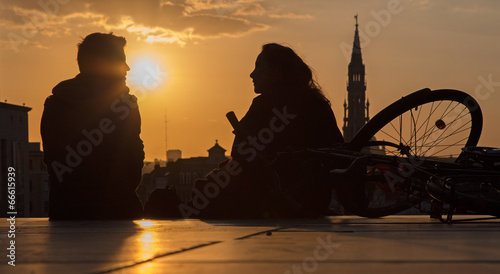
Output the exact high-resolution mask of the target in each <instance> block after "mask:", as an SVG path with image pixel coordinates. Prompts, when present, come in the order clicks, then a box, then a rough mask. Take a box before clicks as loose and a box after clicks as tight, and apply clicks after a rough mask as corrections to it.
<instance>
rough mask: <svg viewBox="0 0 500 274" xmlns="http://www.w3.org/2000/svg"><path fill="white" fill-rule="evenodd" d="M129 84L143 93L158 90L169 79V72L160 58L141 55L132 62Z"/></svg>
mask: <svg viewBox="0 0 500 274" xmlns="http://www.w3.org/2000/svg"><path fill="white" fill-rule="evenodd" d="M127 79H128V81H129V84H130V85H131V86H132V87H133V88H134V89H136V90H138V91H140V92H142V93H148V92H154V91H158V90H159V89H160V87H161V86H162V85H164V84H165V83H166V81H167V80H168V73H167V71H166V70H165V68H164V65H163V64H162V63H161V62H160V60H159V59H154V58H152V57H149V56H139V57H137V58H135V59H133V60H132V61H131V62H130V71H129V73H128V77H127Z"/></svg>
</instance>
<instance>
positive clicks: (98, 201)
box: [41, 74, 144, 219]
mask: <svg viewBox="0 0 500 274" xmlns="http://www.w3.org/2000/svg"><path fill="white" fill-rule="evenodd" d="M140 131H141V118H140V114H139V109H138V106H137V98H136V97H135V96H133V95H130V94H129V89H128V87H127V86H126V85H125V81H124V79H117V78H110V77H104V76H99V75H91V74H79V75H77V76H76V77H75V78H73V79H69V80H66V81H63V82H61V83H59V84H58V85H57V86H56V87H54V89H53V90H52V95H51V96H49V97H48V98H47V99H46V101H45V107H44V111H43V115H42V121H41V135H42V141H43V150H44V162H45V164H46V165H47V170H48V173H49V181H50V208H49V215H50V217H51V219H94V218H98V219H99V218H120V217H134V216H136V215H138V214H139V212H140V210H141V207H140V202H139V200H138V198H137V196H136V195H135V188H136V187H137V185H138V184H139V182H140V180H141V173H142V172H141V170H142V166H143V160H144V150H143V148H144V146H143V143H142V140H141V139H140V136H139V135H140Z"/></svg>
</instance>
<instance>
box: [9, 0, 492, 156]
mask: <svg viewBox="0 0 500 274" xmlns="http://www.w3.org/2000/svg"><path fill="white" fill-rule="evenodd" d="M45 3H47V4H45V5H40V4H38V2H37V1H11V0H8V1H3V3H2V4H1V5H0V12H1V14H2V20H0V25H1V26H2V28H1V30H0V60H1V64H2V65H0V100H1V101H2V102H3V101H5V100H8V103H12V104H17V105H22V104H23V103H25V104H26V106H28V107H31V108H33V110H32V111H31V112H30V114H29V131H30V132H29V140H30V142H40V139H41V138H40V134H39V122H40V117H41V113H42V110H43V102H44V100H45V98H46V97H47V96H48V95H49V94H50V92H51V89H52V87H54V86H55V85H56V84H57V83H58V82H60V81H62V80H65V79H68V78H72V77H74V76H75V75H76V74H77V73H78V69H77V64H76V44H77V43H78V42H79V41H80V40H81V38H82V37H84V36H85V35H87V34H89V33H91V32H110V31H113V32H114V33H115V34H117V35H121V36H124V37H126V38H127V41H128V45H127V48H126V54H127V58H128V63H129V65H130V67H131V69H132V70H131V71H130V72H129V75H128V84H129V86H130V88H131V92H132V93H133V94H136V96H137V97H139V100H140V101H139V106H140V110H141V114H142V121H143V127H142V135H141V137H142V139H143V141H144V144H145V150H146V160H153V159H155V158H159V159H164V158H165V150H166V149H180V150H182V152H183V156H184V157H186V158H188V157H194V156H199V155H206V153H207V152H206V148H207V147H210V146H211V145H212V144H213V142H214V140H216V139H218V140H219V143H220V144H221V146H223V147H225V148H230V147H231V144H232V138H233V135H232V133H231V131H232V129H231V126H230V124H229V123H228V122H227V121H226V118H225V113H226V112H228V111H235V113H236V114H237V116H238V118H241V117H243V115H244V113H245V112H246V111H247V109H248V107H249V106H250V104H251V101H252V99H253V98H254V97H255V94H254V93H253V87H252V82H251V79H250V77H249V74H250V72H251V71H252V70H253V64H254V62H255V58H256V57H257V55H258V54H259V52H260V47H261V45H262V44H264V43H267V42H278V43H287V44H288V45H290V46H291V47H292V48H293V49H295V50H296V51H297V52H298V53H299V54H300V55H301V56H302V57H303V58H304V59H305V60H306V62H307V63H308V64H309V65H310V66H311V67H312V68H313V69H314V70H315V72H316V75H317V78H318V81H319V83H320V85H321V86H322V87H323V90H324V92H325V93H326V95H327V97H328V98H329V99H330V100H331V101H332V108H333V111H334V113H335V115H336V119H337V124H338V126H340V127H341V126H342V118H343V101H344V98H346V93H347V90H346V81H347V66H348V64H349V60H350V56H351V49H352V41H353V40H352V39H353V34H354V15H355V14H358V16H359V17H358V18H359V30H360V39H361V48H362V50H363V63H365V64H366V77H367V82H368V87H367V97H368V98H369V100H370V115H371V116H373V115H375V114H376V113H377V112H378V111H380V110H381V109H383V108H384V107H385V106H387V105H389V104H390V103H392V102H394V101H396V100H397V99H399V98H400V97H401V96H404V95H406V94H408V93H410V92H413V91H416V90H419V89H421V88H425V87H429V88H431V89H440V88H453V89H459V90H463V91H466V92H468V93H470V94H472V95H473V96H474V97H475V98H476V100H478V102H479V104H480V105H481V107H482V109H483V115H484V121H485V124H484V128H483V135H482V138H481V140H480V142H479V145H483V146H498V143H495V142H496V140H497V137H496V136H497V134H498V131H497V129H496V127H495V118H496V117H498V116H500V109H499V108H498V107H496V103H495V102H498V101H499V100H500V95H499V94H498V92H496V90H498V89H500V67H499V66H498V61H499V58H500V54H499V52H498V48H499V46H500V31H499V30H498V29H497V25H498V19H497V18H500V17H499V15H500V3H498V2H494V1H487V0H483V1H474V2H473V3H472V2H470V1H440V2H439V3H432V2H431V1H409V0H406V1H393V0H385V1H378V0H377V1H355V2H353V1H321V0H314V1H307V3H305V2H304V1H281V0H280V1H278V0H276V1H258V0H245V1H242V0H240V1H194V0H186V1H160V2H158V1H143V2H140V3H139V2H137V3H136V2H134V3H133V4H132V3H130V4H127V5H123V4H120V3H122V2H119V1H105V2H101V1H90V0H86V1H78V2H76V1H62V0H54V1H52V2H51V1H47V2H45ZM49 3H52V5H49ZM165 114H166V115H167V117H168V130H169V135H168V148H165V135H164V134H165V132H164V131H165V129H164V119H165ZM200 136H202V138H200Z"/></svg>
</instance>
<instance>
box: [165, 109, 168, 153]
mask: <svg viewBox="0 0 500 274" xmlns="http://www.w3.org/2000/svg"><path fill="white" fill-rule="evenodd" d="M167 122H168V120H167V107H165V155H166V153H167V151H168V142H167V141H168V131H167ZM167 161H168V156H167Z"/></svg>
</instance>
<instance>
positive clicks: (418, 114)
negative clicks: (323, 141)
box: [350, 89, 483, 161]
mask: <svg viewBox="0 0 500 274" xmlns="http://www.w3.org/2000/svg"><path fill="white" fill-rule="evenodd" d="M482 127H483V116H482V113H481V108H480V107H479V104H478V103H477V102H476V100H474V98H472V97H471V96H470V95H468V94H467V93H464V92H462V91H458V90H451V89H442V90H435V91H431V90H430V89H423V90H420V91H416V92H414V93H412V94H410V95H408V96H405V97H403V98H401V99H400V100H398V101H396V102H394V103H393V104H391V105H389V106H388V107H386V108H385V109H383V110H382V111H380V112H379V113H378V114H377V115H375V116H374V117H373V119H371V120H370V121H369V122H368V123H367V124H366V125H365V126H364V127H363V128H361V130H360V131H359V132H358V133H357V134H356V135H355V136H354V137H353V139H352V141H351V142H350V147H351V148H352V149H354V150H361V149H362V148H363V147H367V146H370V152H371V153H376V154H384V155H395V156H401V157H414V158H417V159H422V158H423V159H434V160H444V161H450V160H455V159H456V158H458V156H459V155H460V154H461V149H462V148H463V147H466V146H475V145H477V142H478V141H479V137H480V136H481V130H482ZM375 140H376V141H378V142H373V141H375ZM370 142H371V143H372V144H370ZM373 146H376V147H375V148H374V147H373Z"/></svg>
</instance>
